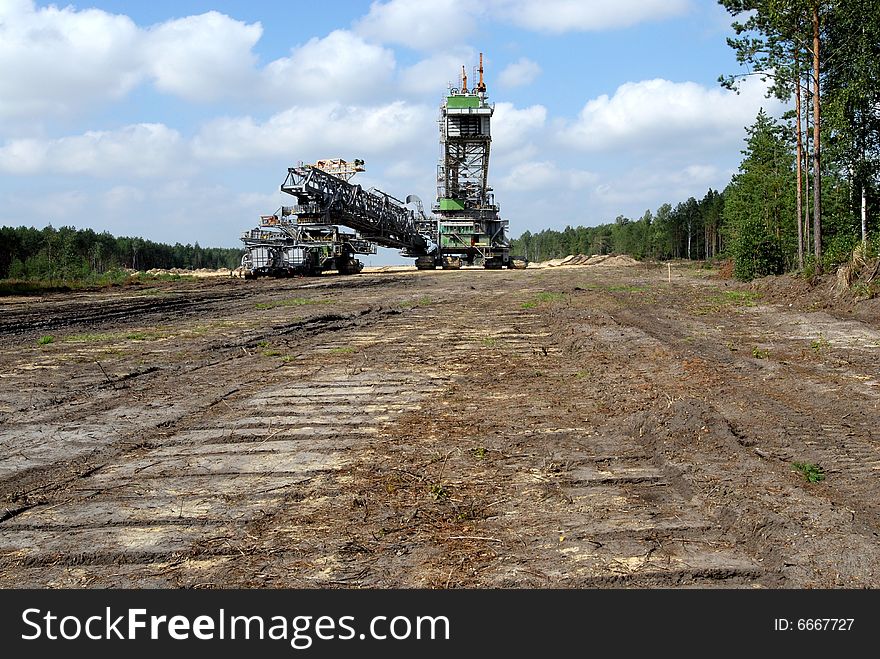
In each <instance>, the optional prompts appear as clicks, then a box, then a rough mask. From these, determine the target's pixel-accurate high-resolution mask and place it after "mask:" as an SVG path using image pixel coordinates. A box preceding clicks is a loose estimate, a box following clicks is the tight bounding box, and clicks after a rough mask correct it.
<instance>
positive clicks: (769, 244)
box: [730, 219, 785, 281]
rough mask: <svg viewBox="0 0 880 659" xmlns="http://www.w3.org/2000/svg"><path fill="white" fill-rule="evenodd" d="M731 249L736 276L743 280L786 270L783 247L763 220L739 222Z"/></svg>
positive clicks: (777, 273) (776, 273)
mask: <svg viewBox="0 0 880 659" xmlns="http://www.w3.org/2000/svg"><path fill="white" fill-rule="evenodd" d="M730 251H731V254H732V255H733V276H734V277H736V278H737V279H739V280H740V281H751V280H752V279H754V278H756V277H764V276H766V275H781V274H782V273H783V272H785V258H784V257H783V254H782V246H781V245H780V244H779V240H778V239H777V238H776V236H774V235H773V234H772V233H771V232H770V231H768V229H767V227H766V225H765V224H764V222H762V221H761V220H755V219H748V220H746V221H744V222H743V223H742V224H740V226H739V228H738V230H737V232H736V236H735V237H734V240H733V244H732V245H731V249H730Z"/></svg>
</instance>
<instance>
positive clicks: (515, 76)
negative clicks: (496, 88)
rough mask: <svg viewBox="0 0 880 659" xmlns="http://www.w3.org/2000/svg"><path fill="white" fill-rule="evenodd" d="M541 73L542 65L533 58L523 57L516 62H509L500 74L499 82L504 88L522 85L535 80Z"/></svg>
mask: <svg viewBox="0 0 880 659" xmlns="http://www.w3.org/2000/svg"><path fill="white" fill-rule="evenodd" d="M540 74H541V67H540V66H538V65H537V64H536V63H535V62H533V61H532V60H530V59H528V58H525V57H521V58H520V59H518V60H517V61H516V62H512V63H511V64H508V65H507V66H506V67H505V68H504V70H503V71H502V72H501V73H499V74H498V84H499V85H500V86H501V87H503V88H508V89H509V88H511V87H522V86H523V85H528V84H531V83H532V82H534V80H535V78H537V77H538V76H539V75H540Z"/></svg>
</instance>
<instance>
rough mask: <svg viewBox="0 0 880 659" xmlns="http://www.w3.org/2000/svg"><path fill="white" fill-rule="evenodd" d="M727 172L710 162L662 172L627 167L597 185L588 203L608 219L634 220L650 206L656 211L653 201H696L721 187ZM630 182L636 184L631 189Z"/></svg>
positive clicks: (661, 169)
mask: <svg viewBox="0 0 880 659" xmlns="http://www.w3.org/2000/svg"><path fill="white" fill-rule="evenodd" d="M731 173H732V172H730V171H728V170H726V169H724V168H722V167H719V166H718V165H715V164H711V163H697V164H691V165H685V166H681V167H674V168H665V169H663V168H651V169H648V168H644V167H636V168H629V169H627V170H626V171H623V172H621V173H619V174H617V175H614V176H609V177H607V178H606V179H605V180H603V181H602V183H601V184H600V185H597V186H596V187H595V189H594V190H593V196H592V200H593V203H594V206H595V207H596V208H597V209H602V210H603V212H604V213H605V214H606V215H608V216H610V215H611V214H615V213H623V214H624V215H627V216H628V217H635V216H636V214H640V213H641V212H643V211H644V209H645V208H646V207H648V206H651V205H652V204H653V206H654V209H656V208H657V207H658V206H659V204H658V203H657V200H662V202H669V203H672V204H673V205H674V204H676V203H678V202H680V201H684V200H685V199H687V198H688V197H695V198H697V199H700V198H702V197H703V195H705V194H706V191H707V190H708V189H709V188H716V189H721V188H723V187H724V186H725V185H726V184H727V182H728V181H729V180H730V175H731ZM633 181H638V182H639V184H638V185H636V186H634V185H633V184H632V182H633ZM662 202H661V203H662ZM652 210H653V209H652Z"/></svg>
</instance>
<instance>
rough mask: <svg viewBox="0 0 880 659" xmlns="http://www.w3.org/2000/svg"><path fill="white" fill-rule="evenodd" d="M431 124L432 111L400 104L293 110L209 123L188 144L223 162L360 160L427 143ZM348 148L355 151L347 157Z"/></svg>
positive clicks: (203, 155) (334, 105)
mask: <svg viewBox="0 0 880 659" xmlns="http://www.w3.org/2000/svg"><path fill="white" fill-rule="evenodd" d="M434 121H435V120H434V110H433V109H432V108H428V107H426V106H422V105H412V104H409V103H406V102H404V101H395V102H393V103H388V104H386V105H381V106H374V107H362V106H345V105H342V104H339V103H329V104H324V105H320V106H313V107H299V106H297V107H293V108H290V109H288V110H285V111H284V112H280V113H278V114H276V115H274V116H272V117H270V118H269V119H268V120H266V121H264V122H258V121H255V120H254V119H253V118H252V117H237V118H225V119H218V120H215V121H212V122H210V123H208V124H206V125H205V126H204V127H203V128H202V129H201V131H200V132H199V134H198V135H197V136H196V137H195V139H194V141H193V146H194V151H195V154H196V156H197V157H199V158H204V159H212V160H225V161H243V160H250V159H254V158H261V157H265V156H285V157H290V155H291V154H296V157H297V158H298V159H303V160H308V159H317V158H327V157H344V158H360V157H363V156H364V155H369V154H378V153H389V152H393V151H394V150H395V149H399V148H401V147H404V146H406V147H410V146H412V145H413V144H418V143H419V142H420V141H424V140H425V139H427V140H430V139H431V138H433V137H434V133H433V131H432V130H430V129H429V127H433V126H434ZM352 149H355V150H356V151H357V153H350V151H351V150H352Z"/></svg>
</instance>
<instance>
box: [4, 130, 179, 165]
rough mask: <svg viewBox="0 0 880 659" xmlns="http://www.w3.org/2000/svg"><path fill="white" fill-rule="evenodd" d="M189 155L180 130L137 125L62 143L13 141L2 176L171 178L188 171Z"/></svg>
mask: <svg viewBox="0 0 880 659" xmlns="http://www.w3.org/2000/svg"><path fill="white" fill-rule="evenodd" d="M185 150H186V147H185V145H184V144H183V143H182V140H181V137H180V134H179V133H178V132H177V131H176V130H173V129H171V128H168V127H167V126H165V125H163V124H134V125H131V126H126V127H124V128H121V129H119V130H115V131H89V132H86V133H84V134H82V135H75V136H69V137H61V138H57V139H49V140H46V139H19V140H10V141H8V142H7V143H6V144H5V145H4V146H2V147H0V171H2V172H4V173H7V174H17V175H28V174H47V173H57V174H84V175H89V176H99V177H110V176H119V177H123V178H125V177H154V176H166V175H169V174H172V173H180V172H181V171H183V170H184V169H185V167H186V165H185V160H186V158H185V157H182V156H185Z"/></svg>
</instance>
